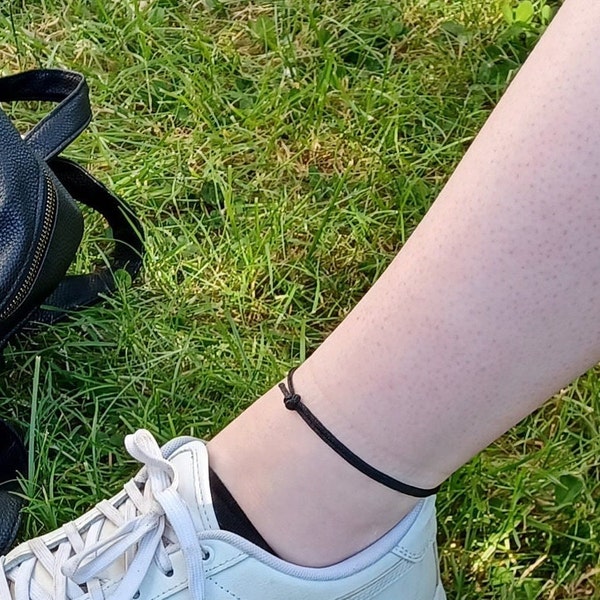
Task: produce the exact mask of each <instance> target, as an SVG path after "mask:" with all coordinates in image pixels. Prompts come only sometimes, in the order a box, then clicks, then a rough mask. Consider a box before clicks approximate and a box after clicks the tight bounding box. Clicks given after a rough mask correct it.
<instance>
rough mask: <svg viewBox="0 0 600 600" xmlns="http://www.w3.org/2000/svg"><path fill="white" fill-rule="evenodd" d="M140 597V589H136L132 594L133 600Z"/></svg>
mask: <svg viewBox="0 0 600 600" xmlns="http://www.w3.org/2000/svg"><path fill="white" fill-rule="evenodd" d="M139 597H140V590H138V591H137V592H136V593H135V594H134V595H133V600H137V599H138V598H139Z"/></svg>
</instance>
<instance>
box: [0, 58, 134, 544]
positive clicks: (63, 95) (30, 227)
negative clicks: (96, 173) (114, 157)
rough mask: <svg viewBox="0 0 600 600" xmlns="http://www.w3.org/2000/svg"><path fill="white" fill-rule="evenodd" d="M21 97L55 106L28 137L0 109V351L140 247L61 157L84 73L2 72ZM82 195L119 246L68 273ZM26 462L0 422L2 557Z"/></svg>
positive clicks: (81, 172) (95, 185)
mask: <svg viewBox="0 0 600 600" xmlns="http://www.w3.org/2000/svg"><path fill="white" fill-rule="evenodd" d="M17 100H24V101H32V100H33V101H50V102H54V103H57V106H56V107H55V108H54V110H52V111H51V112H50V113H49V114H48V115H47V116H46V117H45V118H44V119H42V120H41V121H40V122H39V123H38V124H37V125H36V126H35V127H34V128H33V129H32V130H31V131H29V132H28V133H27V134H26V135H24V136H21V135H20V133H19V132H18V131H17V129H16V128H15V127H14V125H13V124H12V122H11V121H10V119H9V118H8V117H7V115H6V114H5V113H4V112H2V111H1V110H0V353H1V352H2V350H3V349H4V348H5V346H6V344H7V343H8V342H9V341H10V339H11V338H12V337H13V336H14V335H15V334H17V333H18V332H19V331H21V330H22V329H24V328H28V327H31V326H33V324H35V325H36V326H37V325H38V324H39V323H53V322H55V321H57V320H59V319H61V318H63V317H64V316H65V315H67V314H68V313H69V312H70V311H72V310H74V309H76V308H80V307H83V306H88V305H90V304H94V303H95V302H97V301H98V300H99V299H100V298H101V296H102V295H103V294H107V293H110V292H111V291H113V290H114V288H115V285H116V282H115V272H116V271H117V270H119V269H124V270H126V271H127V272H128V273H129V274H130V276H131V277H132V278H135V276H136V275H137V273H138V271H139V269H140V267H141V262H142V252H143V236H142V230H141V226H140V223H139V221H138V220H137V218H136V217H135V215H134V214H133V212H132V211H131V209H130V208H129V207H128V206H127V205H126V204H125V203H124V202H123V201H122V200H121V199H120V198H118V197H117V196H115V195H114V194H113V193H112V192H110V191H109V190H108V189H107V188H106V187H105V186H104V185H102V184H101V183H100V182H99V181H97V180H96V179H95V178H94V177H92V175H90V174H89V173H88V172H87V171H86V170H85V169H83V168H82V167H81V166H79V165H78V164H76V163H75V162H73V161H71V160H69V159H67V158H64V157H61V156H59V154H60V153H61V152H62V151H63V150H64V149H65V148H66V147H67V146H68V145H69V144H70V143H71V142H72V141H73V140H74V139H75V138H76V137H77V136H78V135H79V134H80V133H81V132H82V131H83V130H84V129H85V127H86V126H87V125H88V123H89V121H90V118H91V110H90V104H89V94H88V87H87V84H86V82H85V79H84V78H83V76H82V75H80V74H79V73H74V72H70V71H60V70H52V69H45V70H35V71H28V72H25V73H20V74H18V75H12V76H9V77H4V78H0V102H13V101H17ZM76 201H79V202H82V203H84V204H86V205H88V206H90V207H91V208H93V209H94V210H96V211H98V212H100V213H101V214H102V215H103V216H104V217H105V219H106V220H107V221H108V224H109V225H110V228H111V230H112V235H113V240H114V247H113V251H112V254H111V257H110V261H109V262H110V264H109V265H105V266H103V267H101V268H99V269H97V270H96V271H95V272H93V273H88V274H83V275H68V276H67V275H66V273H67V270H68V268H69V266H70V265H71V263H72V261H73V258H74V257H75V253H76V252H77V249H78V247H79V244H80V242H81V238H82V234H83V225H84V224H83V218H82V213H81V211H80V209H79V207H78V206H77V203H76ZM25 469H26V455H25V449H24V447H23V445H22V443H21V442H20V440H19V437H18V435H17V434H16V432H15V431H14V429H13V428H11V427H10V426H9V425H7V424H6V423H4V422H3V421H1V420H0V554H2V552H3V551H4V550H6V549H7V547H8V546H9V545H10V543H12V541H13V540H14V536H15V534H16V528H17V525H18V519H19V511H20V508H21V501H20V499H19V496H18V495H15V494H14V491H15V484H14V482H13V483H11V481H12V480H14V478H15V476H16V474H17V473H21V474H23V475H25V474H26V473H25ZM16 489H18V486H17V488H16Z"/></svg>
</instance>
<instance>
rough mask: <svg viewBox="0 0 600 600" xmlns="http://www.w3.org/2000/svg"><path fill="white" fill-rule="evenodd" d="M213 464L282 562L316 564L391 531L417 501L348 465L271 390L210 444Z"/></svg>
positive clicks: (349, 552)
mask: <svg viewBox="0 0 600 600" xmlns="http://www.w3.org/2000/svg"><path fill="white" fill-rule="evenodd" d="M208 451H209V456H210V461H211V465H212V468H213V469H214V470H215V472H216V473H217V474H218V476H219V477H220V478H221V480H222V481H223V483H224V484H225V486H226V487H227V489H228V490H229V491H230V493H231V494H232V496H233V497H234V498H235V500H236V501H237V503H238V504H239V506H240V507H241V509H242V510H243V511H244V513H245V514H246V515H247V516H248V518H249V520H250V522H251V523H252V524H253V526H254V527H255V528H256V529H257V530H258V532H259V533H260V535H261V536H262V537H263V538H264V539H265V540H266V542H267V544H269V546H271V548H272V549H273V550H274V551H275V552H276V553H277V555H278V556H280V557H281V558H283V559H284V560H288V561H290V562H293V563H296V564H301V565H305V566H313V567H322V566H327V565H330V564H333V563H336V562H339V561H341V560H343V559H345V558H347V557H348V556H350V555H352V554H355V553H356V552H359V551H360V550H362V549H363V548H365V547H366V546H368V545H370V544H371V543H373V542H374V541H376V540H377V539H378V538H379V537H381V536H382V535H383V534H385V533H386V532H387V531H389V530H390V529H391V528H392V527H394V525H396V523H398V522H399V521H400V520H401V519H402V518H403V517H404V516H405V515H406V514H408V512H410V510H411V509H412V508H413V507H414V506H415V505H416V503H417V501H418V500H417V499H416V498H412V497H409V496H405V495H403V494H400V493H398V492H395V491H393V490H390V489H388V488H386V487H384V486H382V485H380V484H379V483H377V482H375V481H372V480H370V479H369V478H367V477H366V476H365V475H363V474H362V473H360V472H359V471H357V470H356V469H354V468H353V467H352V466H350V465H349V464H348V463H346V462H345V461H344V460H343V459H342V458H340V457H339V456H338V455H337V454H335V452H333V451H332V450H331V449H330V448H329V447H328V446H327V445H326V444H325V443H324V442H323V441H322V440H321V439H320V438H319V437H318V436H316V435H315V434H314V433H313V432H312V431H311V430H310V429H309V428H308V427H307V426H306V424H305V423H304V422H303V421H302V420H301V419H300V418H299V417H298V415H297V414H295V413H292V412H290V411H286V410H285V409H284V407H283V404H282V396H281V392H280V390H279V389H277V388H273V389H271V390H270V391H269V392H267V394H265V395H264V396H263V397H262V398H260V399H259V400H258V401H257V402H256V403H255V404H254V405H252V406H251V407H250V408H249V409H248V410H247V411H245V412H244V413H243V414H242V415H241V416H240V417H238V419H236V420H235V421H234V422H233V423H231V424H230V425H229V426H228V427H227V428H225V429H224V430H223V431H222V432H221V433H220V434H219V435H218V436H216V437H215V438H214V439H213V440H212V441H211V442H210V443H209V444H208Z"/></svg>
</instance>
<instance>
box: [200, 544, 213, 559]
mask: <svg viewBox="0 0 600 600" xmlns="http://www.w3.org/2000/svg"><path fill="white" fill-rule="evenodd" d="M212 558H213V549H212V548H211V547H210V546H202V560H203V561H204V562H208V561H210V560H212Z"/></svg>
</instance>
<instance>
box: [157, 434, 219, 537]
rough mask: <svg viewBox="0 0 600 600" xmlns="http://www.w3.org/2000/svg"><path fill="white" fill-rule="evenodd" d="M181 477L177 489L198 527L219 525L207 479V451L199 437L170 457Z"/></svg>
mask: <svg viewBox="0 0 600 600" xmlns="http://www.w3.org/2000/svg"><path fill="white" fill-rule="evenodd" d="M167 460H168V461H169V462H170V463H171V464H172V465H173V468H174V469H175V472H176V473H177V477H178V479H179V482H178V486H177V491H178V492H179V494H180V496H181V498H183V500H184V502H185V503H186V505H187V507H188V509H189V511H190V514H191V516H192V520H193V521H194V525H195V527H196V531H198V532H199V531H203V530H206V529H219V523H218V521H217V517H216V515H215V511H214V509H213V502H212V496H211V492H210V485H209V479H208V451H207V449H206V445H205V444H204V443H203V442H201V441H200V440H192V441H190V442H188V443H186V444H184V445H182V446H181V447H180V448H178V449H177V450H174V451H173V452H172V453H170V454H169V455H168V457H167Z"/></svg>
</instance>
